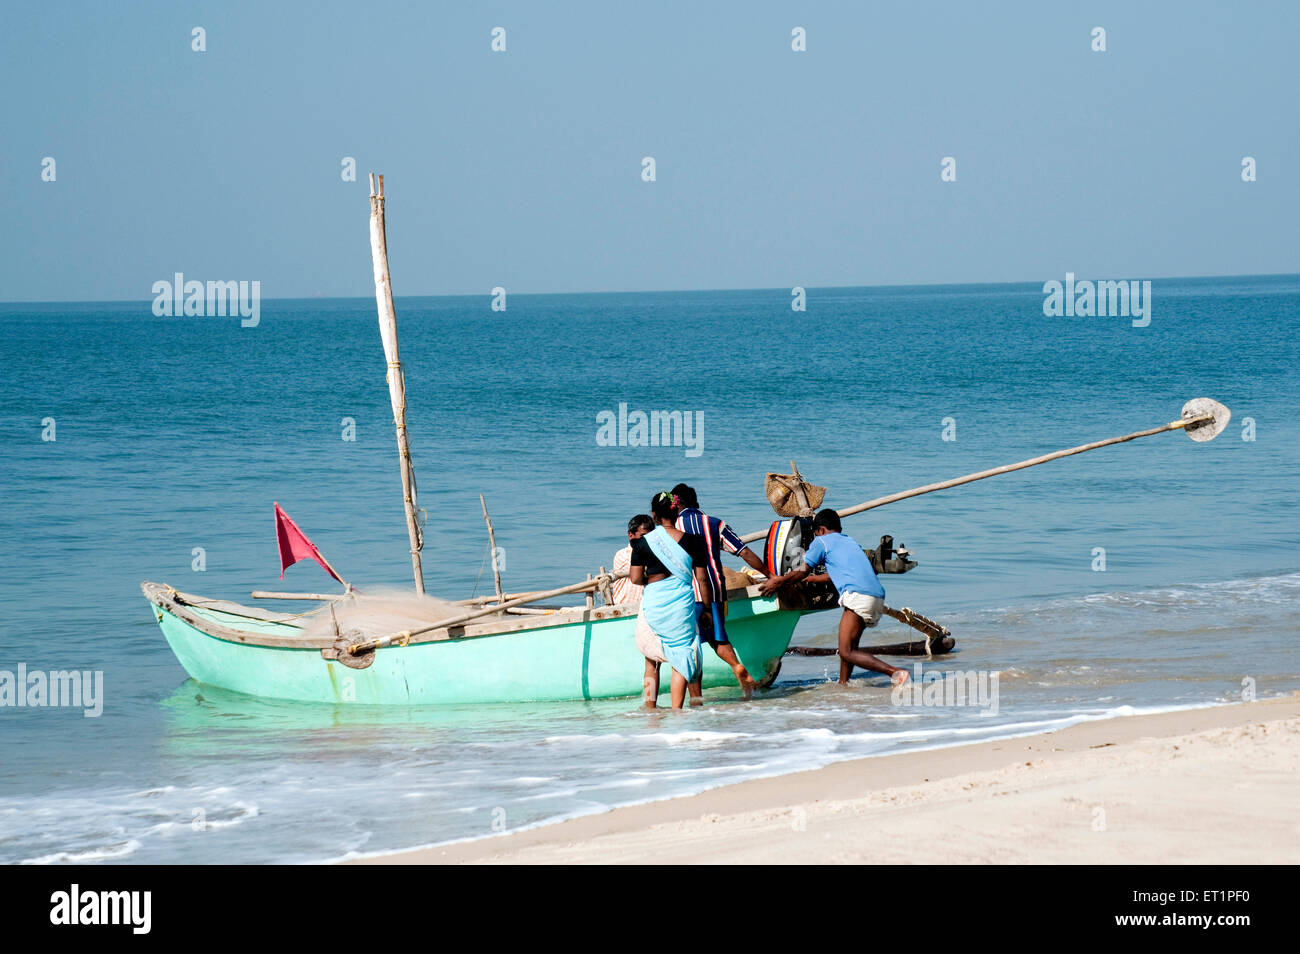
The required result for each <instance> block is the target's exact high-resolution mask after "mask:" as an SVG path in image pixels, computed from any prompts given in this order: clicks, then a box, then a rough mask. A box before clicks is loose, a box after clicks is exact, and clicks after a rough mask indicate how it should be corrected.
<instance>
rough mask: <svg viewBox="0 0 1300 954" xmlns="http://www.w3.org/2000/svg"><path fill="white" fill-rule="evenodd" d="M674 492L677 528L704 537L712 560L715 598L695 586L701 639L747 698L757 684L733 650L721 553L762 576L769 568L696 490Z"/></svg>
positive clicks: (711, 581) (687, 488)
mask: <svg viewBox="0 0 1300 954" xmlns="http://www.w3.org/2000/svg"><path fill="white" fill-rule="evenodd" d="M671 493H672V495H673V497H674V500H675V502H676V503H677V504H678V507H679V510H678V513H677V529H678V530H682V531H684V532H686V533H689V534H691V535H693V536H697V537H700V538H702V539H703V540H704V546H705V552H706V553H707V554H708V558H709V559H708V562H707V563H706V564H705V566H706V567H707V569H708V576H709V584H710V586H712V588H713V599H712V600H710V601H705V600H703V599H701V593H700V587H699V586H698V585H697V586H696V587H695V600H696V602H695V616H696V619H697V620H698V621H699V625H700V639H701V641H703V642H706V643H708V644H709V645H710V646H711V647H713V651H714V652H715V653H717V654H718V658H719V659H721V660H722V661H723V662H725V663H726V664H727V665H728V666H730V667H731V671H732V672H733V673H735V674H736V681H737V682H739V683H740V688H741V689H742V690H744V693H745V698H746V699H748V698H749V697H750V696H751V695H752V694H753V691H754V685H755V683H754V680H753V678H752V677H751V676H750V675H749V670H747V669H746V668H745V667H744V665H742V664H741V662H740V658H739V657H738V656H737V655H736V650H735V649H733V648H732V646H731V641H730V640H729V639H728V638H727V627H726V624H725V622H724V620H725V618H726V615H727V605H726V602H725V601H726V599H727V585H726V580H725V579H724V577H723V573H722V560H721V556H722V550H723V549H726V551H727V552H728V553H732V554H735V555H736V556H738V557H740V558H741V559H742V560H744V561H745V562H746V563H748V564H749V565H750V566H751V567H753V568H754V569H755V570H757V571H758V572H759V573H766V572H767V569H766V567H764V566H763V561H762V560H760V559H759V558H758V556H757V555H756V554H755V553H754V552H753V551H752V550H750V549H749V547H747V546H745V542H744V541H743V540H741V539H740V535H739V534H737V533H736V531H734V530H732V529H731V528H730V527H729V526H727V524H726V521H724V520H721V519H719V518H718V517H711V516H709V515H708V514H706V513H705V512H704V511H703V510H701V509H700V501H699V498H698V497H697V496H696V494H695V488H693V487H690V486H687V485H686V484H678V485H677V486H676V487H674V488H673V489H672V491H671Z"/></svg>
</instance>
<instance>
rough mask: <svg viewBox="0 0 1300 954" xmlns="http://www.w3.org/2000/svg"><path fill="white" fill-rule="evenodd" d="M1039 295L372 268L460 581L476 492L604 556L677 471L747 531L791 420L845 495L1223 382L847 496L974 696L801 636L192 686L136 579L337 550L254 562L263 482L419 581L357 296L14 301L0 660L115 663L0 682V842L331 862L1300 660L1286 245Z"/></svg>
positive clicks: (1019, 290) (576, 562)
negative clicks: (905, 562) (570, 290)
mask: <svg viewBox="0 0 1300 954" xmlns="http://www.w3.org/2000/svg"><path fill="white" fill-rule="evenodd" d="M1042 298H1043V295H1042V291H1041V288H1040V287H1039V286H1037V285H977V286H943V287H916V288H832V289H811V290H810V291H809V297H808V310H807V312H806V313H793V312H791V310H790V295H789V292H788V290H785V289H774V290H743V291H716V292H698V293H642V294H598V295H553V296H527V295H511V296H510V298H509V304H508V309H507V311H505V312H493V311H491V310H490V308H489V304H488V299H487V298H486V296H484V297H475V298H426V299H420V298H410V299H403V298H399V299H398V302H397V310H398V317H399V322H400V325H401V336H402V355H403V359H404V362H405V365H406V375H407V387H408V392H409V404H410V428H411V438H412V447H413V455H414V460H415V465H416V469H417V473H418V475H419V480H420V502H421V504H422V505H423V506H424V507H426V508H427V509H428V512H429V521H428V527H427V532H426V538H427V541H428V542H427V544H426V550H425V573H426V578H427V582H428V586H429V590H430V592H432V593H434V594H436V595H440V596H444V597H447V598H452V599H455V598H460V597H464V596H469V595H471V594H474V593H483V592H485V591H490V589H491V585H492V584H491V571H490V568H489V566H488V562H487V550H488V547H487V540H486V534H485V532H484V528H483V523H482V517H481V514H480V512H479V509H478V494H479V493H480V492H482V493H483V494H484V495H485V496H486V498H487V501H488V505H489V507H490V509H491V511H492V515H493V521H494V524H495V526H496V533H497V539H498V544H499V545H500V546H502V547H503V548H504V549H505V552H506V566H505V572H504V578H505V585H506V587H507V588H508V589H525V588H535V587H542V586H549V585H560V584H564V583H569V582H572V581H574V580H576V579H579V578H581V577H582V576H583V575H584V574H585V573H587V572H589V571H592V570H594V569H595V568H596V567H597V566H598V565H601V564H604V565H606V566H608V565H609V563H610V561H611V558H612V554H613V552H614V550H615V549H617V548H618V547H619V546H620V545H621V544H622V541H623V526H624V524H625V523H626V520H627V518H628V517H629V516H631V515H632V514H633V513H636V512H638V511H643V510H645V509H646V507H647V505H648V502H649V497H650V495H651V493H652V492H654V491H657V490H660V489H665V488H667V487H669V486H671V485H672V484H674V483H676V482H678V481H679V480H685V481H687V482H689V483H691V484H693V485H694V486H696V487H697V488H698V490H699V492H700V496H701V500H702V502H703V504H704V506H705V508H706V509H707V510H709V511H711V512H713V513H716V514H718V515H721V516H723V517H725V518H726V519H727V520H728V521H729V522H731V523H732V524H733V525H734V526H736V527H737V528H738V529H740V530H741V531H748V530H756V529H760V528H762V527H765V526H766V525H767V523H768V522H770V520H771V519H772V514H771V511H770V509H769V508H768V506H767V503H766V501H765V499H764V496H763V475H764V474H765V473H766V472H768V471H784V470H786V469H787V467H788V464H789V461H790V460H791V459H794V460H796V461H797V462H798V464H799V467H800V469H801V470H802V471H803V472H804V473H805V474H806V475H807V476H808V477H809V478H810V479H812V480H814V481H815V482H817V483H820V484H823V485H825V486H827V487H829V488H830V494H829V496H828V498H827V502H828V503H830V504H833V505H836V506H840V507H842V506H846V505H849V504H852V503H856V502H858V501H861V500H865V499H868V498H872V497H876V496H879V495H882V494H885V493H889V492H892V491H896V490H902V489H906V488H908V487H913V486H918V485H921V484H925V483H929V482H931V481H935V480H941V479H944V478H947V477H953V476H957V475H960V474H964V473H968V472H971V471H976V470H980V469H983V468H986V467H992V466H996V465H999V464H1004V463H1010V462H1013V461H1017V460H1020V459H1023V458H1027V457H1031V456H1034V455H1037V454H1042V453H1046V452H1048V451H1051V450H1055V449H1057V448H1061V447H1065V446H1070V445H1074V444H1079V443H1083V442H1085V441H1089V440H1095V439H1099V438H1103V437H1109V436H1114V435H1118V434H1123V433H1127V432H1130V431H1134V430H1138V429H1141V428H1146V427H1152V426H1156V425H1158V424H1162V423H1164V422H1166V421H1169V420H1173V419H1175V418H1177V417H1178V416H1179V412H1180V409H1181V406H1182V404H1183V402H1184V401H1185V400H1187V399H1188V398H1191V397H1196V396H1201V395H1205V396H1209V397H1213V398H1215V399H1217V400H1220V401H1222V402H1223V403H1225V404H1227V405H1228V406H1229V407H1230V408H1231V409H1232V411H1233V420H1232V423H1231V424H1230V425H1229V427H1228V429H1227V430H1226V431H1225V433H1224V434H1223V435H1222V436H1220V437H1219V438H1218V439H1217V440H1215V441H1213V442H1211V443H1209V444H1194V443H1193V442H1191V441H1189V440H1187V439H1186V438H1185V437H1184V436H1182V435H1181V434H1165V435H1160V436H1157V437H1153V438H1148V439H1144V440H1141V441H1137V442H1134V443H1132V444H1127V445H1123V446H1120V447H1111V448H1107V449H1104V450H1100V451H1097V452H1094V453H1090V454H1086V455H1083V456H1080V457H1076V458H1070V459H1068V460H1065V461H1060V462H1055V463H1052V464H1048V465H1045V466H1043V467H1038V468H1033V469H1030V470H1027V471H1024V472H1021V473H1017V474H1012V475H1008V476H1002V477H997V478H994V479H992V480H988V481H983V482H980V483H976V484H973V485H970V486H967V487H963V488H960V489H957V490H952V491H947V492H943V493H939V494H933V495H927V496H924V497H920V498H916V499H913V500H909V501H905V502H902V503H898V504H894V505H891V506H888V507H885V508H882V509H880V510H877V511H873V512H871V513H868V514H865V515H862V516H860V517H856V518H851V519H850V520H849V521H847V522H846V531H847V532H849V533H852V534H854V535H855V536H857V538H858V539H859V540H861V541H862V542H863V543H865V544H868V545H870V544H874V542H875V541H876V539H877V538H878V537H879V536H880V534H882V533H886V532H887V533H891V534H892V535H893V536H894V538H895V540H896V541H898V542H903V543H905V544H906V545H907V546H908V547H909V548H910V549H911V550H912V551H913V552H914V553H915V555H916V558H917V559H918V560H919V561H920V566H919V567H918V568H917V569H916V570H914V571H913V572H911V573H909V574H907V575H906V576H902V577H887V578H885V580H884V582H885V585H886V587H887V589H888V591H889V602H890V603H891V604H893V605H908V606H911V607H913V608H915V609H917V610H920V611H921V612H923V613H926V614H928V615H931V616H933V617H936V618H938V619H939V620H940V621H942V622H944V623H945V624H946V625H948V626H949V627H950V628H951V629H952V630H953V632H954V635H955V636H956V638H957V640H958V647H959V652H958V653H956V654H954V655H953V656H951V657H948V658H946V659H940V660H936V661H935V662H934V663H932V664H931V665H932V666H934V667H938V668H941V669H962V670H986V671H987V670H997V671H1001V672H1002V678H1001V696H1000V706H999V712H998V714H997V715H996V716H986V715H981V714H979V713H978V712H974V711H971V710H970V709H900V708H897V707H891V706H890V704H889V700H888V692H887V690H886V689H885V688H883V687H882V683H881V681H880V680H879V679H876V678H865V677H864V678H861V679H856V680H855V681H854V682H853V683H852V684H851V685H850V686H848V687H838V686H835V685H833V684H830V683H829V682H828V680H829V679H833V677H834V673H833V670H832V667H831V666H830V663H831V662H833V660H827V659H824V658H789V659H787V661H786V665H785V669H784V671H783V674H782V677H781V680H780V681H779V682H778V684H777V686H776V687H775V688H774V689H773V690H771V691H769V692H768V693H767V694H765V695H764V696H763V697H762V698H760V699H758V700H756V701H754V702H750V703H745V702H742V701H740V700H739V699H738V697H737V695H736V694H735V693H734V692H727V691H718V692H714V693H711V694H710V705H709V706H707V707H706V708H705V709H703V710H700V711H695V712H687V713H678V714H673V713H662V712H661V713H646V712H643V711H641V710H639V709H637V708H636V705H635V700H606V701H598V702H590V703H573V704H555V705H529V706H490V707H477V708H473V709H467V710H437V711H434V710H428V709H411V710H401V711H393V710H387V709H380V710H376V709H367V708H354V707H343V708H338V707H329V706H307V705H300V704H291V703H283V702H274V701H266V700H255V699H249V698H245V697H241V696H238V695H236V694H232V693H227V692H222V691H220V690H215V689H211V688H209V687H205V686H199V685H197V684H195V683H193V682H191V681H188V680H187V679H186V676H185V673H184V672H183V671H182V669H181V668H180V666H179V665H178V664H177V663H176V661H175V660H174V658H173V657H172V656H171V654H170V652H169V650H168V649H167V646H166V643H165V642H164V640H163V638H162V636H161V634H160V632H159V630H158V628H157V625H156V623H155V621H154V618H153V616H152V614H151V612H150V610H149V607H148V605H147V604H146V603H145V601H144V600H143V599H142V597H141V596H140V594H139V590H138V585H139V583H140V581H141V580H145V579H151V580H160V581H164V582H167V583H170V584H172V585H174V586H176V587H178V588H180V589H183V590H187V591H191V592H199V593H202V594H205V595H210V596H214V597H222V598H231V599H237V600H245V601H247V595H248V593H249V591H250V590H252V589H255V588H279V587H281V586H283V587H284V588H292V589H321V588H324V587H326V586H327V585H328V584H329V582H330V581H328V579H327V578H326V577H325V576H324V574H323V573H322V572H321V571H320V570H319V569H318V568H317V567H315V566H314V565H313V564H309V563H308V564H300V565H298V566H295V567H293V568H291V569H290V570H289V571H288V572H287V573H286V574H285V580H284V583H283V584H281V583H280V582H279V579H278V575H279V574H278V560H277V554H276V548H275V540H274V535H273V524H272V501H279V502H280V504H281V505H282V506H283V507H284V508H285V509H286V510H287V511H288V512H289V513H290V514H291V515H292V516H293V517H294V518H295V519H296V520H297V522H298V523H299V525H300V526H301V527H302V528H303V529H304V530H305V531H306V532H307V533H308V534H309V535H310V536H311V537H312V539H313V540H314V541H315V542H316V543H317V544H318V545H319V546H320V548H321V549H322V550H323V551H324V553H325V554H326V555H327V556H328V557H329V558H330V560H331V562H333V563H334V564H335V565H336V566H337V567H338V568H339V570H340V571H341V572H342V573H343V574H344V575H345V576H347V577H348V578H349V579H351V580H353V581H354V582H356V583H357V584H358V585H361V586H363V587H364V586H367V585H369V586H377V585H406V584H408V582H409V558H408V555H407V543H406V530H405V524H404V520H403V514H402V503H401V488H400V482H399V478H398V471H397V467H396V461H397V456H396V450H395V446H394V441H393V434H392V423H391V417H392V416H391V411H390V409H389V406H388V396H387V391H386V387H385V383H384V373H385V365H384V359H383V354H382V351H381V348H380V344H379V340H378V332H377V328H376V322H375V314H374V302H373V300H372V299H356V300H302V301H267V302H263V303H262V311H261V321H260V324H259V325H258V326H257V327H255V328H243V327H241V326H240V323H239V320H238V319H229V318H155V317H154V316H153V315H152V313H151V311H150V306H149V303H148V302H139V303H102V304H10V305H0V368H3V371H2V372H0V500H3V506H2V507H0V607H2V609H3V612H2V613H0V670H9V671H13V670H15V669H16V668H17V666H18V665H19V664H20V663H21V664H24V665H26V667H27V668H28V669H29V670H53V669H69V668H76V669H82V670H102V671H103V673H104V685H105V690H104V692H105V702H104V712H103V715H102V716H101V717H100V718H95V719H87V718H83V717H82V714H81V712H80V711H79V710H66V709H62V710H61V709H30V708H25V709H17V708H8V707H0V746H2V747H3V748H2V750H3V754H4V758H3V759H2V760H0V861H21V860H29V861H30V860H39V861H60V860H63V861H67V860H100V859H103V860H123V861H199V862H203V861H310V860H321V859H327V858H336V857H341V856H344V855H346V854H348V853H357V852H361V853H364V852H371V851H381V850H388V849H394V848H400V847H405V846H410V845H416V844H426V843H432V842H438V841H446V840H452V839H459V838H468V837H477V836H482V835H487V834H491V833H493V832H495V831H498V830H501V829H503V828H504V829H506V830H509V829H513V828H517V827H521V826H524V825H531V824H536V823H539V822H542V821H545V820H548V819H553V818H557V817H563V816H566V815H572V814H575V813H581V812H588V811H598V810H602V809H604V808H606V807H608V806H610V805H616V804H622V803H627V802H633V801H641V800H645V799H650V798H659V797H668V796H672V795H677V794H683V793H686V792H691V791H698V790H700V789H701V788H704V787H708V786H712V785H718V784H724V783H726V782H728V781H732V780H736V779H741V778H749V777H755V776H760V775H767V774H773V773H777V772H782V771H792V770H796V769H799V768H805V767H810V766H813V765H818V764H824V763H825V762H828V761H832V760H835V759H841V758H849V757H854V756H860V755H870V754H874V753H879V752H885V751H896V750H898V749H900V748H905V747H915V746H923V745H940V744H949V743H953V742H958V741H962V740H967V739H974V738H983V737H989V736H991V735H995V734H1014V733H1017V732H1023V731H1029V730H1031V729H1032V728H1034V727H1041V726H1052V725H1063V724H1068V723H1069V722H1070V721H1075V720H1079V719H1083V718H1098V717H1103V716H1110V715H1114V714H1116V713H1120V714H1122V713H1124V712H1128V711H1132V710H1143V709H1152V708H1166V707H1171V706H1185V705H1202V704H1211V703H1215V702H1224V701H1230V700H1235V699H1238V698H1240V696H1241V693H1242V692H1243V685H1244V684H1245V685H1248V686H1250V687H1253V688H1254V690H1255V691H1257V692H1258V693H1259V694H1260V695H1270V694H1276V693H1281V692H1288V691H1292V690H1295V689H1297V688H1300V651H1298V650H1297V634H1300V609H1298V608H1297V606H1298V604H1297V598H1298V597H1300V519H1298V513H1297V501H1296V488H1297V486H1298V483H1297V478H1298V477H1300V425H1298V424H1297V422H1296V415H1295V404H1296V397H1297V394H1298V393H1300V388H1298V387H1297V383H1298V382H1300V370H1298V369H1300V360H1298V359H1300V343H1298V342H1300V335H1298V334H1297V332H1298V331H1300V277H1297V276H1260V277H1243V278H1227V279H1191V280H1172V279H1171V280H1163V281H1157V282H1155V283H1154V293H1153V300H1154V308H1153V318H1152V321H1151V324H1150V326H1149V327H1146V328H1133V327H1132V326H1131V324H1130V322H1129V321H1128V320H1127V319H1123V318H1073V319H1067V318H1047V317H1044V315H1043V312H1042ZM620 404H626V405H627V407H628V409H629V410H633V411H634V410H645V411H650V410H680V411H682V412H685V413H690V414H692V415H693V414H695V413H696V412H699V414H701V415H702V419H703V423H704V429H703V435H702V436H703V443H702V446H701V453H699V455H698V456H693V455H692V454H689V453H688V450H689V448H686V447H620V446H613V447H611V446H601V445H600V444H598V442H597V440H596V434H597V416H598V415H599V414H601V412H604V411H613V412H615V413H617V411H618V408H619V405H620ZM47 418H53V419H54V422H55V423H54V427H55V431H54V436H55V438H56V439H55V440H53V441H49V440H43V439H42V434H43V431H44V432H46V433H48V427H47V426H46V425H44V424H43V423H42V422H43V421H45V419H47ZM345 418H350V419H351V420H352V421H354V422H355V436H356V439H355V441H347V440H343V439H342V437H343V433H344V427H345V424H344V419H345ZM945 419H951V421H952V422H954V423H955V436H956V440H944V439H943V435H944V430H945ZM948 429H949V433H950V434H951V433H952V425H951V424H950V425H949V428H948ZM1246 438H1253V439H1246ZM195 548H202V552H203V554H204V560H205V565H204V569H203V570H202V571H197V570H195V569H193V564H194V560H195V556H194V551H195ZM1096 548H1104V550H1105V570H1104V571H1098V570H1097V569H1094V567H1095V566H1096V565H1097V564H1096V556H1095V552H1096ZM834 625H835V619H834V616H833V614H822V615H819V616H814V617H810V618H808V619H806V620H804V621H803V622H802V623H801V624H800V629H799V631H798V632H797V634H796V642H800V643H812V644H817V643H820V644H823V645H827V644H829V638H830V633H831V631H832V630H833V627H834ZM877 632H878V633H880V634H881V638H882V640H889V641H892V640H893V639H901V638H905V637H906V635H907V631H906V630H904V629H903V628H902V627H900V626H898V625H897V624H895V623H892V622H889V621H886V622H885V623H884V624H882V626H881V628H880V629H879V630H878V631H877ZM629 665H630V666H633V667H638V666H639V665H640V662H639V660H638V659H631V660H629Z"/></svg>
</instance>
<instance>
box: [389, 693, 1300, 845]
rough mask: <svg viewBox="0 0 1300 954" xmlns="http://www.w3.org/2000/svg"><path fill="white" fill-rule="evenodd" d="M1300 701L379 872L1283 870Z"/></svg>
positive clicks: (750, 796) (1088, 733) (839, 774)
mask: <svg viewBox="0 0 1300 954" xmlns="http://www.w3.org/2000/svg"><path fill="white" fill-rule="evenodd" d="M1298 786H1300V697H1298V696H1291V697H1288V698H1286V699H1274V700H1267V701H1262V702H1254V703H1243V704H1241V705H1233V706H1218V707H1214V708H1208V709H1195V710H1189V711H1183V712H1172V713H1161V714H1157V715H1145V716H1130V717H1125V718H1116V719H1109V720H1106V721H1102V722H1090V723H1084V724H1082V725H1077V726H1073V727H1071V728H1069V729H1065V730H1062V731H1060V732H1055V733H1045V734H1041V735H1036V736H1032V737H1027V738H1024V739H1017V740H1012V741H998V742H983V743H979V744H976V745H970V746H961V747H958V748H949V749H941V750H935V751H930V752H912V753H904V754H900V755H891V756H884V757H879V758H869V759H858V760H855V761H852V762H841V763H837V764H835V765H830V766H827V767H826V768H823V769H818V770H816V771H811V772H800V773H797V774H793V775H785V776H780V777H777V778H771V779H760V780H757V781H752V782H743V783H740V784H738V785H731V786H727V787H725V788H720V789H715V790H713V791H710V792H705V793H704V794H702V795H697V796H692V797H689V798H679V799H672V800H667V801H661V802H655V803H652V804H648V805H638V806H633V807H630V808H622V809H616V810H615V811H612V812H607V813H605V814H601V815H596V816H591V817H587V818H579V819H575V820H573V821H569V822H563V823H560V824H557V825H551V826H547V827H544V828H539V829H533V830H530V831H524V832H519V833H516V834H512V835H506V836H501V837H495V838H485V839H480V840H478V841H474V842H468V843H462V844H458V845H450V846H447V847H445V848H431V849H423V850H418V851H411V852H400V853H396V854H392V855H387V856H384V857H382V858H377V859H370V863H380V864H430V863H434V864H437V863H465V862H489V863H491V862H503V863H511V864H533V863H539V864H555V863H564V864H585V863H602V864H608V863H672V864H680V863H682V862H683V861H687V860H691V859H694V860H698V861H704V862H709V863H724V864H754V863H760V864H761V863H772V862H779V863H817V864H837V863H879V862H888V863H900V862H923V863H936V862H938V863H954V862H955V863H1061V862H1081V863H1087V864H1130V863H1190V862H1197V863H1241V864H1260V863H1292V864H1294V863H1296V862H1298V861H1300V787H1298Z"/></svg>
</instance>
